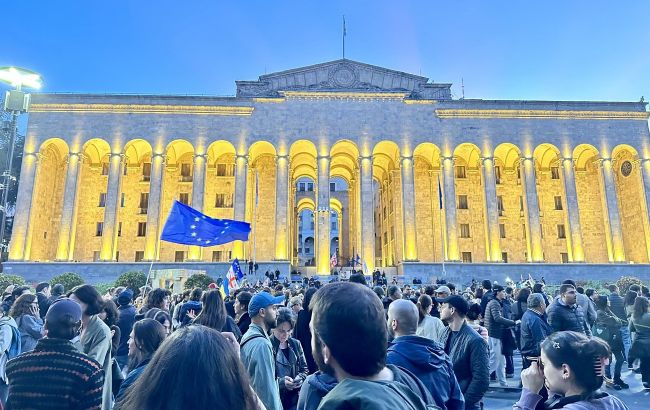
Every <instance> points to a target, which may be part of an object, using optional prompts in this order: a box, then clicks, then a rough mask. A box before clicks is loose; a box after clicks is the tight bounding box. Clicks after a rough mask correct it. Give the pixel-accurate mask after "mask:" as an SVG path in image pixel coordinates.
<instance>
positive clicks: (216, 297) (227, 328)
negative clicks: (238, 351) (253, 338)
mask: <svg viewBox="0 0 650 410" xmlns="http://www.w3.org/2000/svg"><path fill="white" fill-rule="evenodd" d="M201 305H202V309H201V312H200V313H199V315H198V316H197V317H196V318H195V319H194V320H193V321H192V323H194V324H198V325H203V326H207V327H210V328H212V329H214V330H218V331H220V332H230V333H232V334H233V335H234V336H235V338H236V339H237V341H239V340H241V337H242V334H241V331H240V330H239V328H238V327H237V324H236V323H235V320H234V319H233V318H231V317H230V316H229V315H228V313H226V305H225V303H224V301H223V297H222V296H221V292H220V291H219V290H217V289H213V290H209V291H207V292H205V293H204V294H203V296H201Z"/></svg>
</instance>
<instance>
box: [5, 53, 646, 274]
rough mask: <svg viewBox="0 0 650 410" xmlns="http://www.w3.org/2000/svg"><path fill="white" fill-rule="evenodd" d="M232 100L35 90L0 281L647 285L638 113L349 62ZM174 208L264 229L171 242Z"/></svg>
mask: <svg viewBox="0 0 650 410" xmlns="http://www.w3.org/2000/svg"><path fill="white" fill-rule="evenodd" d="M236 86H237V95H236V96H235V97H208V96H160V95H105V94H102V95H99V94H56V93H52V94H34V95H33V96H32V105H31V109H30V114H29V122H28V128H27V135H26V140H25V148H24V153H23V160H22V161H23V162H22V169H21V176H20V181H19V190H18V200H17V206H16V214H15V217H14V224H13V233H12V239H11V244H10V249H9V259H10V260H9V262H7V263H6V264H5V268H6V271H7V272H8V273H11V272H14V273H17V274H22V275H24V276H26V277H28V278H29V277H36V276H37V275H40V276H39V277H47V276H48V275H50V276H51V275H52V274H54V273H60V272H65V271H72V272H79V273H83V274H86V275H88V276H89V277H90V278H91V280H97V281H100V280H101V279H102V278H103V277H114V276H115V275H117V274H119V273H120V272H123V271H127V270H135V269H138V270H146V269H147V268H148V266H149V264H150V263H151V261H154V263H155V266H160V267H165V268H166V269H169V268H178V267H188V268H192V269H206V270H208V271H209V272H210V273H213V274H219V272H220V274H223V273H225V270H226V269H227V268H225V267H227V265H228V261H229V260H231V259H234V258H239V259H240V260H250V259H254V260H256V261H257V262H258V264H259V265H260V266H261V269H264V270H266V269H275V268H278V269H280V270H281V271H282V272H289V271H290V270H301V271H302V272H304V273H312V274H320V275H324V274H329V273H330V270H331V262H332V261H333V260H334V259H335V260H336V263H337V264H338V265H348V261H350V260H356V259H357V255H358V256H359V258H358V260H359V262H360V265H357V266H365V267H366V268H367V269H368V270H372V269H375V268H379V269H384V270H388V271H389V272H393V273H397V274H403V275H406V276H407V277H408V276H420V277H422V278H424V276H426V275H429V274H435V275H438V276H439V275H440V271H441V269H442V267H443V266H444V267H445V272H449V274H454V275H460V276H462V275H464V276H465V277H469V276H472V277H477V278H479V277H485V276H492V277H499V278H501V276H506V275H509V276H514V277H516V278H517V279H518V278H519V276H520V275H521V274H524V275H526V276H527V275H528V274H529V273H531V274H533V275H537V276H540V275H541V276H543V275H547V277H549V276H550V277H552V276H553V275H560V274H562V272H564V273H566V272H567V269H568V266H569V265H566V264H570V266H571V267H572V269H573V270H574V272H577V273H579V275H584V277H585V278H600V277H607V275H610V276H609V277H611V275H614V276H619V275H622V274H631V275H636V276H642V277H646V278H647V277H648V276H649V275H648V273H647V272H646V271H647V270H648V268H649V267H650V265H648V263H649V262H650V221H649V210H650V135H649V131H648V112H647V111H646V103H644V102H642V101H641V102H587V101H514V100H513V101H503V100H501V101H494V100H481V99H454V98H452V95H451V84H443V83H434V82H430V81H429V80H428V78H426V77H422V76H418V75H412V74H407V73H403V72H398V71H394V70H389V69H385V68H381V67H377V66H373V65H369V64H364V63H360V62H356V61H352V60H347V59H343V60H336V61H332V62H327V63H322V64H317V65H313V66H308V67H304V68H298V69H292V70H287V71H282V72H277V73H273V74H267V75H263V76H260V77H259V79H258V80H257V81H237V82H236ZM174 200H179V201H181V202H184V203H186V204H189V205H190V206H192V207H194V208H196V209H198V210H200V211H202V212H203V213H205V214H207V215H209V216H212V217H217V218H231V219H237V220H246V221H249V222H251V225H252V228H253V231H252V233H251V237H250V240H249V241H248V242H235V243H232V244H227V245H222V246H216V247H208V248H199V247H192V246H185V245H177V244H173V243H168V242H161V241H160V240H159V236H160V232H161V229H162V227H163V225H164V222H165V219H166V217H167V214H168V212H169V210H170V208H171V206H172V204H173V201H174ZM333 256H335V258H333ZM443 262H444V265H443ZM305 265H307V266H305ZM425 280H426V278H425ZM501 280H503V278H501Z"/></svg>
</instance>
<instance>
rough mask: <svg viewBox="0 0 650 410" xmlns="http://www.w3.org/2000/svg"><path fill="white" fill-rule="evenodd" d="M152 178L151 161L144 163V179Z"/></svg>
mask: <svg viewBox="0 0 650 410" xmlns="http://www.w3.org/2000/svg"><path fill="white" fill-rule="evenodd" d="M150 179H151V162H145V163H143V164H142V180H143V181H149V180H150Z"/></svg>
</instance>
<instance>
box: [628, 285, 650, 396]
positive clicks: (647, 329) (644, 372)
mask: <svg viewBox="0 0 650 410" xmlns="http://www.w3.org/2000/svg"><path fill="white" fill-rule="evenodd" d="M630 328H631V329H633V330H634V331H635V332H636V338H635V339H634V343H633V344H632V347H631V348H630V356H633V357H635V358H637V359H639V360H640V362H641V366H640V370H641V381H642V382H643V387H644V388H645V389H650V303H649V302H648V299H647V298H645V297H643V296H638V297H637V298H636V300H635V301H634V313H633V314H632V320H631V323H630Z"/></svg>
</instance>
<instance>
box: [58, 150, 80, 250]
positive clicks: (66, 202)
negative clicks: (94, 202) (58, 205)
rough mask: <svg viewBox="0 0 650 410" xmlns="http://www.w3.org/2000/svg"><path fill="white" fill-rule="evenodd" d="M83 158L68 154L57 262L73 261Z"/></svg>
mask: <svg viewBox="0 0 650 410" xmlns="http://www.w3.org/2000/svg"><path fill="white" fill-rule="evenodd" d="M82 163H83V157H82V155H81V154H80V153H78V152H71V153H70V154H68V170H67V173H66V177H65V188H64V191H63V207H62V209H61V223H60V229H61V230H60V231H59V242H58V246H57V250H56V260H57V261H70V260H73V259H74V258H73V252H74V248H73V246H74V240H73V238H74V230H75V225H76V219H77V194H78V192H79V189H78V188H79V172H80V171H81V164H82Z"/></svg>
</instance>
